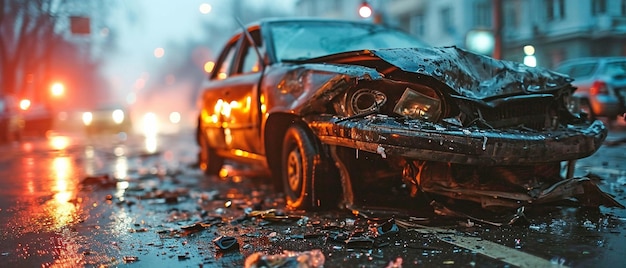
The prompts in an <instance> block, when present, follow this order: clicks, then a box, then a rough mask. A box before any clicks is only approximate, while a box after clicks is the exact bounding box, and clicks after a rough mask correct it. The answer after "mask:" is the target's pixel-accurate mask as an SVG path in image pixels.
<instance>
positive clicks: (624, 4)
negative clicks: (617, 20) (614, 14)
mask: <svg viewBox="0 0 626 268" xmlns="http://www.w3.org/2000/svg"><path fill="white" fill-rule="evenodd" d="M621 10H622V15H624V16H626V0H622V6H621Z"/></svg>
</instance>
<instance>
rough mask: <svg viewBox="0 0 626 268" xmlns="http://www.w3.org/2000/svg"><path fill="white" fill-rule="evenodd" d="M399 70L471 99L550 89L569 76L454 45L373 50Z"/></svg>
mask: <svg viewBox="0 0 626 268" xmlns="http://www.w3.org/2000/svg"><path fill="white" fill-rule="evenodd" d="M371 52H372V53H373V54H374V55H376V56H378V57H380V58H381V59H383V60H385V61H387V62H389V63H390V64H392V65H395V66H397V67H399V68H400V69H402V70H404V71H406V72H411V73H416V74H420V75H426V76H430V77H433V78H435V79H437V80H438V81H440V82H442V83H444V84H446V85H448V86H449V87H450V88H451V89H452V90H454V91H456V93H458V94H460V95H462V96H465V97H468V98H474V99H480V100H482V99H486V98H490V97H496V96H506V95H516V94H526V93H541V92H550V91H554V90H557V89H559V88H563V87H565V86H568V84H569V83H570V82H571V81H572V79H571V78H569V77H567V76H564V75H561V74H559V73H556V72H554V71H550V70H548V69H545V68H540V67H528V66H526V65H524V64H522V63H519V62H512V61H504V60H496V59H493V58H490V57H487V56H483V55H480V54H475V53H471V52H469V51H466V50H464V49H461V48H458V47H437V48H402V49H385V50H373V51H371Z"/></svg>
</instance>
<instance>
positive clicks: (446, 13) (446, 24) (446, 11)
mask: <svg viewBox="0 0 626 268" xmlns="http://www.w3.org/2000/svg"><path fill="white" fill-rule="evenodd" d="M452 19H453V17H452V8H449V7H446V8H443V9H441V26H442V27H443V29H442V30H443V31H444V32H446V33H453V32H454V22H453V21H452Z"/></svg>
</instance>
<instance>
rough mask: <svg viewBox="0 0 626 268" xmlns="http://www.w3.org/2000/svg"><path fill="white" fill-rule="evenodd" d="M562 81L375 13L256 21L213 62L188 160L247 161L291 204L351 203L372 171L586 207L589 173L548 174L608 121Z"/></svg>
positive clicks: (423, 190) (466, 190)
mask: <svg viewBox="0 0 626 268" xmlns="http://www.w3.org/2000/svg"><path fill="white" fill-rule="evenodd" d="M571 81H572V78H570V77H568V76H566V75H563V74H560V73H557V72H554V71H551V70H548V69H545V68H539V67H536V68H532V67H528V66H525V65H523V64H521V63H517V62H511V61H503V60H496V59H493V58H490V57H487V56H483V55H480V54H476V53H472V52H470V51H467V50H464V49H461V48H458V47H430V46H428V45H426V44H424V43H423V42H421V41H420V40H417V39H415V38H414V37H412V36H410V35H408V34H406V33H404V32H401V31H398V30H396V29H393V28H390V27H386V26H384V25H377V24H370V23H361V22H354V21H341V20H324V19H266V20H262V21H260V22H258V23H254V24H251V25H249V26H248V27H247V28H243V27H242V29H241V30H240V31H239V32H238V33H236V34H235V35H233V36H232V37H231V38H230V39H229V41H228V42H227V43H226V45H225V46H224V49H223V50H222V51H221V53H220V54H219V57H218V58H217V60H216V63H215V68H214V69H213V70H212V73H211V75H210V78H209V80H208V81H207V82H206V85H205V87H204V89H203V92H202V96H201V100H200V107H201V108H200V111H199V112H198V118H197V122H198V123H197V132H196V133H197V136H196V138H197V142H198V144H199V147H200V153H199V157H198V158H199V159H198V160H199V166H200V167H201V168H202V169H203V170H204V171H205V173H207V174H211V175H222V174H223V172H222V171H223V170H222V165H223V164H224V161H225V159H231V160H239V161H246V162H254V163H259V164H261V165H262V166H264V167H265V168H266V171H269V173H271V174H272V175H273V181H274V183H275V186H276V187H277V190H281V191H283V192H284V194H285V199H286V204H287V206H288V207H290V208H295V209H315V208H323V207H334V206H337V205H338V204H344V205H346V207H350V206H352V205H355V202H359V201H360V199H359V197H358V195H357V194H358V193H359V192H361V189H363V188H364V187H365V186H367V185H375V184H376V183H380V182H382V181H385V182H392V183H396V185H402V188H403V189H406V190H407V191H406V192H405V193H406V194H410V195H411V196H414V197H426V198H428V199H430V198H437V200H442V201H451V202H449V203H454V202H455V200H465V201H472V202H475V203H478V204H480V205H481V206H482V207H485V208H499V207H509V208H519V207H520V206H525V205H534V204H541V203H548V202H554V201H558V200H569V199H578V200H579V201H580V202H581V203H585V204H584V205H588V206H596V205H598V203H593V202H595V201H598V200H602V201H604V200H603V199H602V198H598V199H594V198H589V197H591V196H592V195H596V194H597V193H598V192H599V191H600V190H599V189H597V187H596V186H595V185H594V184H593V183H592V182H590V180H589V179H575V178H573V175H572V172H568V173H567V174H564V175H562V174H561V164H562V163H567V166H568V171H571V170H573V167H574V164H575V161H574V160H576V159H580V158H583V157H587V156H589V155H591V154H593V153H594V152H596V150H598V148H599V147H600V146H601V145H602V142H603V141H604V139H605V138H606V136H607V132H608V131H607V129H606V127H605V126H604V124H603V122H601V121H599V120H588V119H587V118H586V117H584V116H581V114H579V113H573V112H571V111H570V110H568V104H569V97H570V96H571V95H572V93H573V91H574V89H575V88H574V87H573V86H572V85H571V83H570V82H571ZM590 189H591V190H590ZM593 197H595V196H593ZM609 199H610V198H609ZM607 202H608V203H606V204H609V205H615V206H619V205H618V204H615V203H614V200H609V201H607Z"/></svg>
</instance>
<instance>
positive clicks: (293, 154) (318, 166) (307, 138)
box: [281, 125, 336, 210]
mask: <svg viewBox="0 0 626 268" xmlns="http://www.w3.org/2000/svg"><path fill="white" fill-rule="evenodd" d="M319 148H320V146H319V143H318V142H317V141H316V139H315V137H314V136H313V134H312V133H310V132H309V131H308V129H306V128H305V127H303V126H301V125H293V126H291V127H290V128H289V129H287V132H286V133H285V136H284V139H283V147H282V163H281V164H282V165H281V169H282V182H283V189H284V193H285V199H286V203H287V207H288V208H291V209H305V210H311V209H322V208H325V207H328V206H329V205H330V204H331V203H332V202H334V201H333V200H334V199H335V198H333V197H329V196H327V194H330V193H333V194H334V193H336V191H333V190H332V189H325V188H326V187H327V186H328V185H330V184H329V182H330V180H332V178H330V176H327V175H328V169H326V166H325V165H327V164H328V161H325V157H323V156H322V155H321V154H320V149H319Z"/></svg>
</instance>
